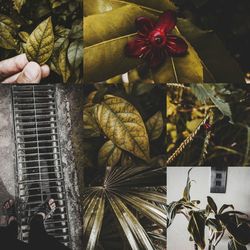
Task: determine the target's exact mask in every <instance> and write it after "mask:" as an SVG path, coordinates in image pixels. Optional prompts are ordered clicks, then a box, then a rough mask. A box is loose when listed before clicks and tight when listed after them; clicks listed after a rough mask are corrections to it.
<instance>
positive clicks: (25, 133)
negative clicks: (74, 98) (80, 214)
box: [12, 85, 70, 246]
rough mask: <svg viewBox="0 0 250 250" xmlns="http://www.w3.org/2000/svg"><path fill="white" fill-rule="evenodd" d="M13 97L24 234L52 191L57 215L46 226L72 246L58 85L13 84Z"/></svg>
mask: <svg viewBox="0 0 250 250" xmlns="http://www.w3.org/2000/svg"><path fill="white" fill-rule="evenodd" d="M12 98H13V112H14V124H15V137H16V150H17V169H16V171H17V177H16V179H17V184H18V187H17V193H18V194H17V195H18V197H19V199H20V202H19V207H18V210H19V221H20V224H21V238H22V240H24V241H27V240H28V230H29V227H28V217H29V216H30V215H32V213H34V210H35V208H36V207H37V206H38V205H39V204H41V203H43V202H44V201H45V200H46V198H47V195H48V196H50V197H51V198H53V199H55V201H56V204H57V209H56V211H55V213H54V215H53V217H52V218H51V219H49V220H47V221H46V224H45V227H46V230H47V232H49V233H50V234H51V235H53V236H54V237H56V238H57V239H58V240H59V241H60V242H62V243H64V244H65V245H66V246H70V236H69V235H70V233H69V226H68V214H67V204H66V200H65V197H66V194H65V185H64V178H63V172H62V166H61V154H60V144H59V138H58V128H57V108H56V102H55V87H54V86H53V85H40V86H39V85H27V86H13V87H12Z"/></svg>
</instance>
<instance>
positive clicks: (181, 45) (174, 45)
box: [167, 35, 188, 56]
mask: <svg viewBox="0 0 250 250" xmlns="http://www.w3.org/2000/svg"><path fill="white" fill-rule="evenodd" d="M187 49H188V45H187V43H186V42H185V41H184V40H183V39H182V38H180V37H178V36H174V35H168V36H167V51H168V53H169V54H170V55H177V56H178V55H183V54H185V53H186V52H187Z"/></svg>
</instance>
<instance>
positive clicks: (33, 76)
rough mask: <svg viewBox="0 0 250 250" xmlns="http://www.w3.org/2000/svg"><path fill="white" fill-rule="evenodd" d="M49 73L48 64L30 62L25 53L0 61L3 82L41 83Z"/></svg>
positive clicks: (0, 79)
mask: <svg viewBox="0 0 250 250" xmlns="http://www.w3.org/2000/svg"><path fill="white" fill-rule="evenodd" d="M49 73H50V69H49V66H48V65H43V66H40V65H39V64H37V63H36V62H29V61H28V59H27V57H26V55H25V54H21V55H18V56H15V57H12V58H9V59H6V60H3V61H0V82H1V83H39V82H40V81H41V79H42V78H46V77H48V76H49Z"/></svg>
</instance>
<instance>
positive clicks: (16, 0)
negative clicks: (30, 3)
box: [13, 0, 26, 13]
mask: <svg viewBox="0 0 250 250" xmlns="http://www.w3.org/2000/svg"><path fill="white" fill-rule="evenodd" d="M25 2H26V0H13V7H14V9H15V10H16V11H17V12H18V13H20V11H21V9H22V7H23V5H24V4H25Z"/></svg>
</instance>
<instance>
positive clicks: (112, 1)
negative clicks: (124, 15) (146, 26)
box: [83, 0, 177, 16]
mask: <svg viewBox="0 0 250 250" xmlns="http://www.w3.org/2000/svg"><path fill="white" fill-rule="evenodd" d="M127 4H135V5H138V6H140V7H141V8H144V9H145V10H148V11H151V12H163V11H165V10H176V9H177V8H176V6H175V5H174V3H173V2H172V1H170V0H157V1H156V0H146V1H145V0H84V1H83V6H84V8H83V10H84V16H89V15H93V14H98V13H104V12H108V11H111V10H113V9H116V8H119V7H121V6H124V5H127Z"/></svg>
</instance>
